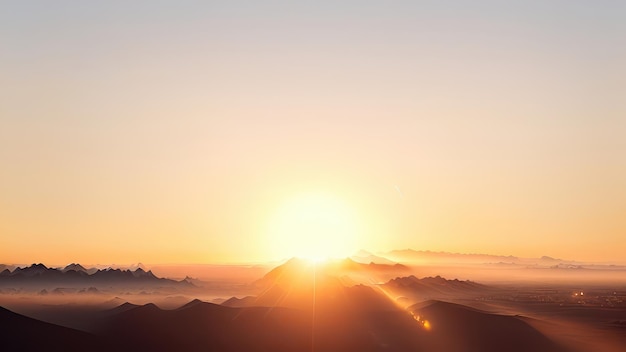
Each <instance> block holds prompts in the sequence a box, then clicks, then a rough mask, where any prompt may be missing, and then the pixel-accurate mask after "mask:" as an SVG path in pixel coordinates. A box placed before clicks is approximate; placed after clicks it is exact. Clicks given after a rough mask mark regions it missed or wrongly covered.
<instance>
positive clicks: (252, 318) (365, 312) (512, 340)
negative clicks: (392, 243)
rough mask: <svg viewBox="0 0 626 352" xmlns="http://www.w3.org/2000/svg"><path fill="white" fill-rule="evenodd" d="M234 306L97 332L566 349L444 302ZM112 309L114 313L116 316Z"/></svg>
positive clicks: (190, 338) (115, 341)
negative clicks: (384, 306)
mask: <svg viewBox="0 0 626 352" xmlns="http://www.w3.org/2000/svg"><path fill="white" fill-rule="evenodd" d="M367 303H368V302H367V301H362V302H358V304H357V305H358V306H360V309H352V310H345V309H342V308H341V307H338V309H337V310H334V311H328V310H323V309H322V310H315V311H302V310H298V309H291V308H282V307H249V308H231V307H224V306H220V305H216V304H211V303H207V302H203V301H200V300H194V301H192V302H189V303H187V304H185V305H183V306H181V307H180V308H178V309H173V310H163V309H160V308H158V307H157V306H155V305H153V304H147V305H143V306H125V307H124V308H123V309H117V310H115V312H114V313H111V314H109V315H108V316H107V317H106V318H104V319H102V320H101V323H100V324H99V325H98V326H97V327H96V328H94V329H93V330H91V332H92V333H93V334H95V335H97V336H100V337H102V338H104V339H105V340H106V341H108V342H109V343H110V344H111V345H112V346H113V347H114V349H115V350H119V351H138V350H139V351H148V350H149V351H174V350H177V351H206V350H217V351H250V352H255V351H324V352H328V351H331V352H332V351H438V352H470V351H481V352H496V351H497V352H500V351H512V352H522V351H538V352H548V351H550V352H564V351H565V350H564V349H563V348H562V347H561V346H559V345H557V344H555V343H554V342H552V341H551V340H550V339H548V338H547V337H545V336H544V335H542V334H541V333H540V332H539V331H537V330H536V329H534V328H533V327H531V326H530V325H528V324H527V323H526V322H525V321H523V320H522V319H521V318H518V317H514V316H505V315H496V314H490V313H487V312H482V311H478V310H475V309H472V308H468V307H465V306H461V305H456V304H451V303H447V302H442V301H427V302H424V303H423V304H418V305H414V306H412V307H410V309H409V310H408V311H404V310H402V309H399V308H397V307H396V308H395V309H392V310H386V311H376V310H370V309H367V306H366V305H367ZM111 312H113V311H111Z"/></svg>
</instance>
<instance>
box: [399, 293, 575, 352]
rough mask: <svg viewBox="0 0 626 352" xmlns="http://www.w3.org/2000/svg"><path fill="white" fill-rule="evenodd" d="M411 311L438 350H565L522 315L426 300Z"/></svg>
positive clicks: (546, 351)
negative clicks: (488, 311)
mask: <svg viewBox="0 0 626 352" xmlns="http://www.w3.org/2000/svg"><path fill="white" fill-rule="evenodd" d="M408 310H409V312H411V314H413V316H414V317H415V319H416V320H417V321H418V322H420V323H422V324H426V326H427V328H428V330H429V332H430V334H431V335H432V341H433V342H435V343H436V346H435V350H437V351H457V352H464V351H467V352H470V351H509V352H516V351H517V352H525V351H535V352H541V351H544V352H558V351H565V349H564V348H563V347H561V346H559V345H557V344H556V343H554V342H553V341H551V340H550V339H548V338H547V337H546V336H544V335H543V334H541V333H540V332H539V331H537V330H536V329H535V328H533V327H532V326H530V325H529V324H528V323H526V322H525V321H524V320H522V319H520V318H518V317H514V316H506V315H497V314H490V313H486V312H482V311H479V310H475V309H472V308H469V307H466V306H462V305H458V304H453V303H447V302H442V301H426V302H423V303H419V304H416V305H413V306H411V307H409V309H408Z"/></svg>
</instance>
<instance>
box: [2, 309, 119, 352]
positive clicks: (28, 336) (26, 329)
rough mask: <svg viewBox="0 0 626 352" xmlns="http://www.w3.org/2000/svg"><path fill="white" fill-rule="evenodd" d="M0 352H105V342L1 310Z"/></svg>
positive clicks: (75, 331)
mask: <svg viewBox="0 0 626 352" xmlns="http://www.w3.org/2000/svg"><path fill="white" fill-rule="evenodd" d="M0 326H2V328H0V344H1V349H2V351H107V350H108V349H107V348H106V347H107V345H106V344H105V342H104V340H102V339H100V338H98V337H96V336H94V335H92V334H88V333H86V332H82V331H78V330H74V329H70V328H66V327H62V326H58V325H54V324H49V323H45V322H42V321H39V320H35V319H32V318H28V317H25V316H23V315H20V314H17V313H14V312H12V311H10V310H7V309H5V308H2V307H0Z"/></svg>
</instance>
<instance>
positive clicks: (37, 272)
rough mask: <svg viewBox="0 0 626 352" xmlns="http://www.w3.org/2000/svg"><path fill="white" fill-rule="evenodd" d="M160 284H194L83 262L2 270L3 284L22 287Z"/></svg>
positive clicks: (1, 285) (0, 282)
mask: <svg viewBox="0 0 626 352" xmlns="http://www.w3.org/2000/svg"><path fill="white" fill-rule="evenodd" d="M146 285H157V286H179V285H185V286H193V284H192V283H191V282H189V281H187V280H181V281H175V280H170V279H165V278H159V277H157V276H155V275H154V274H153V273H152V271H150V270H148V271H145V270H144V269H142V268H137V269H135V270H134V271H133V270H130V269H129V270H122V269H112V268H107V269H85V268H84V267H83V266H82V265H80V264H75V263H73V264H70V265H68V266H66V267H65V268H48V267H46V266H45V265H43V264H41V263H39V264H32V265H30V266H28V267H24V268H21V267H16V268H14V269H13V271H10V270H9V269H4V270H3V271H2V272H0V287H11V288H15V287H20V288H24V289H37V290H40V289H42V288H43V289H46V288H48V289H53V288H58V287H60V286H62V287H64V288H81V287H95V288H97V287H100V286H106V287H111V286H116V287H139V286H146Z"/></svg>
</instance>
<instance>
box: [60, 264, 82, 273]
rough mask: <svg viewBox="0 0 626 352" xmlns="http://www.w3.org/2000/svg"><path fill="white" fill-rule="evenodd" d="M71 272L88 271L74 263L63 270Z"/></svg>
mask: <svg viewBox="0 0 626 352" xmlns="http://www.w3.org/2000/svg"><path fill="white" fill-rule="evenodd" d="M70 270H74V271H82V272H84V273H87V269H85V267H83V266H82V265H80V264H76V263H72V264H68V265H67V266H66V267H65V268H63V269H61V271H62V272H64V273H66V272H68V271H70Z"/></svg>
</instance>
